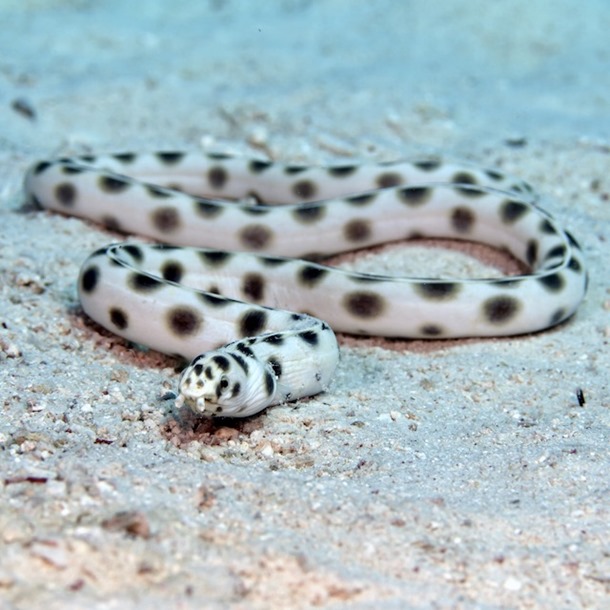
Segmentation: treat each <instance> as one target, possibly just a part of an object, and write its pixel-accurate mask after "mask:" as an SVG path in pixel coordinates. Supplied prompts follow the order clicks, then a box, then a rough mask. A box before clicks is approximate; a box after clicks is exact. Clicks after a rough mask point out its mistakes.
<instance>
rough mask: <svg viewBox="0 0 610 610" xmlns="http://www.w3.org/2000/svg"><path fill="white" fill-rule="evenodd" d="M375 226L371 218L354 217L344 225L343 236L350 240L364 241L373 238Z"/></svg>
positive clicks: (355, 241)
mask: <svg viewBox="0 0 610 610" xmlns="http://www.w3.org/2000/svg"><path fill="white" fill-rule="evenodd" d="M372 233H373V228H372V226H371V222H370V220H366V219H362V218H354V219H353V220H350V221H349V222H348V223H347V224H346V225H345V226H344V227H343V237H345V239H346V240H347V241H349V242H354V243H358V242H362V241H366V240H368V239H370V238H371V235H372Z"/></svg>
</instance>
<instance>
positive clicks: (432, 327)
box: [419, 323, 444, 337]
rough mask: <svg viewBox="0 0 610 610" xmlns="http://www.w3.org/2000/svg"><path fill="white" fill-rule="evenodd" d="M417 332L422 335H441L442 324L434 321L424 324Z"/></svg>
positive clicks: (442, 332)
mask: <svg viewBox="0 0 610 610" xmlns="http://www.w3.org/2000/svg"><path fill="white" fill-rule="evenodd" d="M419 332H420V333H421V334H422V335H423V336H424V337H442V336H443V334H444V331H443V328H442V326H439V325H438V324H434V323H430V324H424V325H423V326H422V327H421V328H420V331H419Z"/></svg>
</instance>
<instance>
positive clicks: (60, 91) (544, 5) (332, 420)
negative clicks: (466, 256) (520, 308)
mask: <svg viewBox="0 0 610 610" xmlns="http://www.w3.org/2000/svg"><path fill="white" fill-rule="evenodd" d="M431 5H432V6H431ZM0 22H1V23H2V24H3V27H2V30H3V35H2V37H0V58H1V59H0V83H1V85H0V125H2V129H1V131H0V156H1V159H2V163H0V177H1V180H0V215H1V216H0V218H1V219H0V274H1V275H0V277H1V283H0V295H1V297H0V397H1V399H2V407H3V416H2V419H1V420H0V450H1V453H0V471H1V475H2V476H1V478H0V607H2V608H7V609H11V610H12V609H19V610H21V609H26V608H27V609H37V608H44V609H45V610H54V609H56V608H58V609H59V608H62V609H63V608H99V609H114V608H120V609H124V608H147V609H148V608H152V609H154V608H164V609H165V608H181V609H182V608H235V609H239V608H244V609H246V608H310V607H316V608H326V607H329V608H330V607H332V608H481V609H490V610H491V609H493V610H497V609H509V608H553V609H555V610H556V609H562V608H565V609H574V608H596V609H597V608H600V609H601V608H603V607H604V606H605V605H607V604H608V599H609V594H610V526H609V523H610V475H609V472H610V461H609V458H610V449H609V448H610V442H609V441H610V429H609V424H610V412H609V410H610V397H609V392H608V371H609V360H610V358H609V350H608V342H609V337H610V321H609V311H610V282H609V276H608V270H607V265H608V262H609V260H610V258H609V255H610V251H609V248H608V241H609V239H610V222H609V221H610V206H609V203H608V198H609V196H610V178H609V176H610V172H609V171H608V170H609V168H610V101H609V97H608V95H607V92H608V91H609V90H610V71H609V70H608V65H609V62H610V52H609V51H608V47H607V32H608V31H610V11H609V10H608V9H607V6H606V2H605V0H588V1H587V2H580V1H579V0H555V1H554V2H553V3H551V2H546V1H544V0H528V1H525V0H507V1H506V2H502V3H500V2H497V3H491V2H486V1H481V2H469V3H457V2H437V3H430V2H428V1H427V0H411V1H409V2H406V1H405V2H397V1H395V0H377V1H367V2H364V1H362V2H360V1H359V0H352V1H348V0H321V1H307V0H283V1H279V0H278V1H269V2H264V3H263V2H246V1H245V0H244V1H237V0H234V1H230V0H226V1H223V0H210V1H209V2H203V1H202V2H185V1H184V0H179V1H174V2H171V3H170V2H162V1H158V2H154V1H152V0H151V1H143V2H139V3H123V2H120V1H119V0H107V1H104V2H98V3H93V2H87V1H85V0H80V1H78V0H73V1H60V0H56V1H51V0H48V1H42V0H39V1H33V0H32V1H27V0H23V1H16V0H15V1H12V2H11V1H8V0H3V1H0ZM201 147H203V148H205V149H207V150H211V149H213V150H216V151H219V150H223V151H227V152H234V153H240V154H245V155H252V154H256V155H258V156H261V155H262V156H266V157H269V158H272V159H278V160H285V161H291V162H298V163H328V162H333V161H337V160H342V161H343V160H346V159H350V160H352V161H374V160H388V159H395V158H399V157H405V156H410V155H413V154H418V153H421V152H426V153H428V152H431V153H439V152H440V153H447V154H449V155H451V156H455V157H458V158H465V159H468V160H470V161H474V162H476V163H480V164H483V165H486V166H494V167H500V168H501V169H503V170H505V171H507V172H510V173H513V174H515V175H518V176H520V177H522V178H524V179H526V180H528V181H530V182H531V183H532V184H534V185H535V186H536V188H537V189H538V190H539V191H540V192H541V193H542V194H543V201H544V205H545V207H546V208H547V209H548V210H549V211H550V212H551V213H553V215H555V216H556V217H557V218H559V219H560V221H561V223H562V224H564V225H565V226H567V227H569V228H570V230H571V231H572V233H574V234H575V235H576V236H577V237H578V239H579V240H580V242H581V244H582V245H583V248H584V251H585V254H586V257H587V261H588V265H589V270H590V274H591V285H590V289H589V292H588V295H587V298H586V300H585V302H584V303H583V304H582V306H581V308H580V309H579V311H578V313H577V315H576V316H575V317H574V318H573V319H571V320H570V321H569V322H568V323H566V324H563V325H561V326H560V327H558V328H555V329H553V330H550V331H547V332H543V333H539V334H536V335H531V336H524V337H516V338H509V339H497V340H489V339H486V340H464V341H446V342H442V341H435V342H430V343H426V342H421V341H401V342H389V341H379V340H372V339H353V338H347V337H342V338H341V344H342V359H341V363H340V366H339V369H338V372H337V375H336V379H335V381H334V383H333V385H332V387H331V388H330V390H329V391H328V392H326V393H325V394H322V395H319V396H316V397H314V398H312V399H310V400H308V401H303V402H301V403H299V404H297V405H287V406H281V407H276V408H273V409H270V410H268V411H267V412H266V413H264V414H262V415H260V416H258V417H255V418H252V419H251V420H248V421H244V422H239V423H230V422H229V423H226V422H224V423H221V424H213V423H211V422H206V421H203V422H202V421H197V420H196V419H195V418H194V416H192V415H190V414H188V413H186V412H184V411H179V410H177V409H176V408H175V407H174V404H173V401H172V400H168V399H167V398H168V396H170V395H171V393H170V392H169V391H170V390H172V389H175V383H176V377H177V374H176V367H177V366H178V362H177V361H175V360H173V359H171V358H169V357H166V356H162V355H159V354H155V353H152V352H143V351H138V350H135V349H134V348H133V347H132V346H129V345H128V344H127V343H126V342H124V341H122V340H121V339H119V338H116V337H114V336H112V335H110V334H109V333H107V332H106V331H104V330H102V329H100V328H99V327H97V326H96V325H94V324H93V323H91V322H90V321H88V320H87V319H86V317H85V316H84V314H83V313H82V311H81V310H80V308H79V305H78V300H77V296H76V290H75V278H76V275H77V272H78V268H79V266H80V264H81V262H82V261H83V260H84V258H85V257H86V256H87V254H88V253H89V252H91V251H92V250H94V249H95V248H97V247H100V246H102V245H104V244H106V243H108V242H109V241H111V240H114V239H117V235H116V234H111V233H109V232H107V231H104V230H103V229H101V228H100V227H97V226H93V225H92V224H90V223H87V222H83V221H80V220H77V219H74V218H67V217H62V216H58V215H53V214H50V213H46V212H40V211H36V210H33V209H32V208H31V207H28V206H27V205H24V198H23V193H22V188H21V183H22V179H23V175H24V172H25V170H26V168H27V167H28V166H29V165H30V164H31V163H32V162H34V161H35V160H36V159H40V158H46V157H49V156H53V155H67V154H74V153H85V152H99V151H125V150H152V149H157V148H164V149H173V148H190V149H197V148H201ZM406 252H407V255H406V256H404V255H403V256H404V260H403V262H405V264H406V263H409V261H413V260H416V261H417V262H416V264H415V268H414V269H412V270H411V271H410V272H414V273H415V272H417V270H418V269H420V267H421V266H422V265H425V264H426V260H425V257H424V259H421V260H420V259H419V258H417V259H415V258H414V256H415V255H413V256H411V254H409V251H406ZM604 252H605V254H604ZM418 256H419V254H418ZM431 258H433V260H434V263H435V264H436V265H438V264H439V260H440V261H442V260H443V257H442V256H440V257H439V256H438V255H433V256H432V257H431ZM446 258H447V260H446V265H447V267H446V269H443V265H442V264H441V268H440V269H439V270H438V272H439V273H447V272H448V273H450V272H451V270H452V269H455V267H452V265H455V264H456V263H455V261H454V260H453V259H454V257H453V256H452V255H448V256H447V257H446ZM422 261H423V262H422ZM577 390H581V391H582V396H583V398H584V404H579V401H578V399H577ZM581 402H582V401H581Z"/></svg>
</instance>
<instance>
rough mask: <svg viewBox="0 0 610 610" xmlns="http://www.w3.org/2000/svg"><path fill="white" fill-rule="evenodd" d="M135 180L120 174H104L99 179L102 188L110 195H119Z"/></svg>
mask: <svg viewBox="0 0 610 610" xmlns="http://www.w3.org/2000/svg"><path fill="white" fill-rule="evenodd" d="M132 184H133V182H132V181H131V180H128V179H127V178H123V177H122V176H118V175H111V174H102V175H101V176H100V179H99V180H98V186H99V187H100V190H102V191H103V192H104V193H108V194H109V195H118V194H119V193H123V192H125V191H126V190H127V189H128V188H129V187H130V186H131V185H132Z"/></svg>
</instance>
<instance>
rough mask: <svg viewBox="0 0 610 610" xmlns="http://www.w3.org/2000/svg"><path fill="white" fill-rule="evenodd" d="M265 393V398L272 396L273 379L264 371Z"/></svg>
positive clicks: (273, 388)
mask: <svg viewBox="0 0 610 610" xmlns="http://www.w3.org/2000/svg"><path fill="white" fill-rule="evenodd" d="M265 392H266V393H267V396H273V394H274V392H275V379H274V378H273V375H272V374H271V373H270V372H269V371H265Z"/></svg>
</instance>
